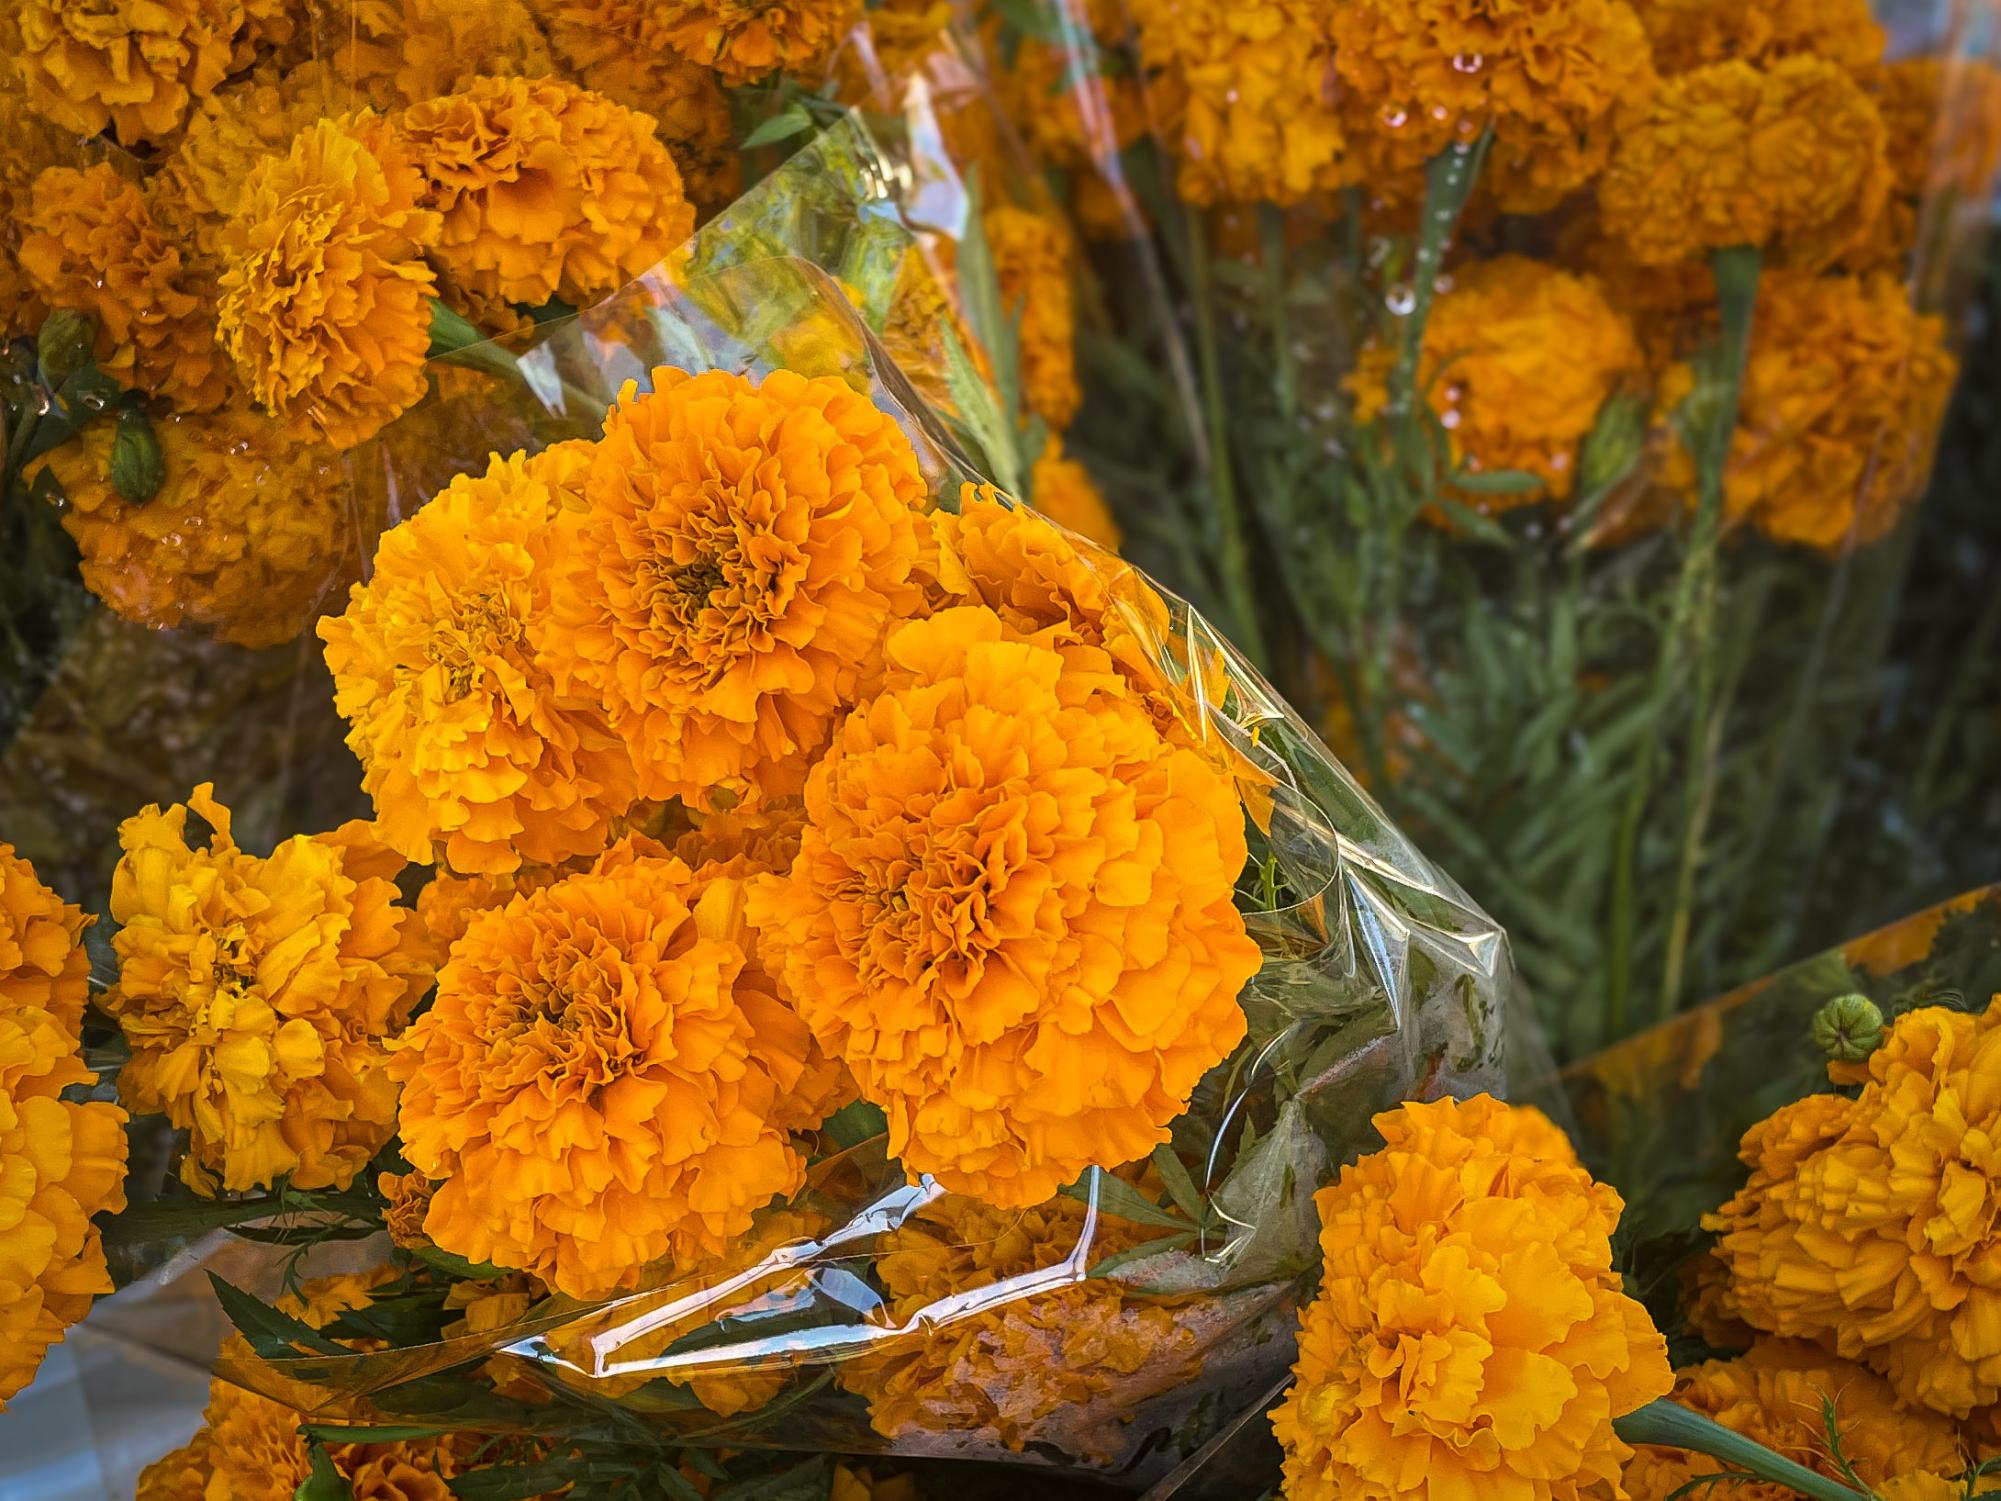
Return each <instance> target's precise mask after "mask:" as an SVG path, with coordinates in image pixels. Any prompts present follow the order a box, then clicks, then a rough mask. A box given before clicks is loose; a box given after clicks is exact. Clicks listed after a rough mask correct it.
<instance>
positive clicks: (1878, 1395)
mask: <svg viewBox="0 0 2001 1501" xmlns="http://www.w3.org/2000/svg"><path fill="white" fill-rule="evenodd" d="M1673 1397H1674V1400H1675V1401H1677V1402H1679V1403H1680V1404H1681V1405H1682V1406H1684V1407H1690V1408H1693V1409H1694V1410H1695V1411H1697V1412H1699V1413H1701V1414H1702V1415H1703V1416H1704V1417H1707V1418H1712V1419H1714V1420H1715V1421H1716V1422H1718V1423H1721V1424H1722V1425H1723V1426H1724V1427H1725V1428H1728V1429H1730V1430H1731V1431H1732V1432H1734V1433H1741V1434H1743V1435H1744V1437H1746V1438H1748V1439H1751V1440H1753V1441H1755V1442H1757V1443H1760V1444H1763V1445H1764V1446H1765V1447H1766V1448H1767V1449H1770V1450H1771V1451H1772V1452H1773V1453H1775V1454H1780V1455H1783V1456H1784V1457H1785V1458H1787V1459H1790V1460H1792V1461H1793V1462H1794V1463H1795V1464H1801V1465H1805V1466H1806V1467H1807V1468H1808V1469H1810V1470H1812V1471H1814V1472H1815V1473H1816V1474H1819V1475H1825V1476H1826V1477H1827V1478H1828V1479H1830V1480H1841V1479H1843V1478H1844V1477H1843V1475H1842V1471H1841V1468H1840V1466H1839V1464H1838V1462H1837V1461H1836V1460H1835V1457H1834V1454H1833V1451H1832V1448H1831V1446H1830V1445H1829V1443H1828V1435H1827V1422H1826V1413H1825V1411H1824V1409H1823V1407H1822V1403H1823V1402H1826V1403H1831V1404H1832V1405H1833V1407H1834V1421H1835V1428H1836V1431H1837V1432H1838V1433H1839V1434H1840V1435H1841V1451H1842V1454H1843V1455H1844V1456H1845V1457H1846V1459H1847V1460H1848V1462H1849V1463H1850V1464H1851V1465H1853V1466H1854V1470H1855V1476H1856V1478H1858V1479H1860V1480H1861V1481H1862V1482H1863V1483H1864V1484H1865V1485H1868V1486H1870V1487H1872V1488H1876V1489H1877V1493H1878V1494H1879V1495H1882V1496H1885V1497H1887V1496H1888V1495H1889V1494H1890V1492H1889V1491H1887V1490H1884V1489H1881V1487H1882V1485H1883V1482H1885V1481H1887V1480H1888V1479H1889V1478H1890V1477H1891V1476H1893V1475H1895V1474H1897V1473H1898V1472H1899V1471H1902V1470H1905V1469H1937V1470H1946V1471H1951V1472H1954V1473H1957V1472H1958V1470H1959V1469H1960V1459H1959V1439H1958V1437H1957V1436H1956V1435H1955V1434H1954V1432H1953V1429H1952V1425H1951V1424H1950V1423H1948V1422H1946V1421H1945V1419H1943V1418H1941V1417H1939V1416H1938V1415H1937V1414H1936V1413H1928V1412H1904V1411H1900V1410H1899V1409H1898V1407H1897V1403H1896V1393H1894V1392H1892V1391H1891V1390H1890V1387H1889V1385H1888V1384H1887V1383H1886V1382H1884V1381H1883V1379H1882V1378H1881V1377H1879V1376H1875V1375H1872V1374H1871V1373H1870V1372H1868V1371H1865V1370H1863V1369H1862V1368H1861V1367H1860V1366H1857V1365H1851V1364H1850V1363H1849V1362H1847V1361H1845V1360H1836V1359H1835V1358H1834V1357H1832V1356H1830V1355H1828V1354H1827V1353H1826V1352H1825V1351H1822V1350H1817V1349H1815V1348H1814V1347H1813V1346H1812V1345H1806V1344H1801V1343H1798V1342H1796V1341H1792V1340H1766V1341H1763V1342H1761V1343H1759V1344H1757V1345H1754V1346H1753V1347H1752V1348H1751V1350H1750V1352H1749V1353H1748V1354H1745V1355H1740V1356H1738V1357H1737V1358H1736V1359H1734V1360H1711V1361H1706V1362H1704V1363H1703V1364H1701V1365H1697V1366H1690V1367H1688V1368H1686V1369H1684V1370H1681V1371H1677V1372H1676V1373H1675V1387H1674V1392H1673ZM1717 1468H1718V1466H1717V1463H1716V1461H1715V1460H1713V1459H1711V1458H1710V1457H1709V1456H1708V1455H1706V1454H1696V1453H1692V1452H1690V1451H1689V1450H1686V1449H1662V1448H1656V1447H1654V1446H1652V1445H1642V1446H1641V1447H1640V1448H1639V1449H1638V1450H1637V1451H1636V1452H1635V1453H1634V1455H1633V1458H1632V1459H1631V1460H1630V1461H1629V1462H1628V1463H1627V1465H1626V1474H1625V1480H1624V1484H1625V1488H1626V1491H1627V1493H1628V1494H1629V1495H1630V1496H1631V1497H1632V1501H1667V1498H1668V1497H1669V1496H1671V1495H1673V1494H1674V1493H1675V1492H1676V1491H1678V1490H1680V1489H1682V1488H1683V1487H1684V1486H1686V1485H1687V1484H1688V1483H1689V1482H1690V1481H1692V1480H1694V1479H1695V1478H1696V1477H1697V1476H1698V1475H1710V1474H1714V1473H1715V1472H1716V1470H1717ZM1730 1488H1731V1490H1732V1491H1733V1492H1734V1493H1736V1494H1737V1495H1739V1496H1740V1497H1742V1498H1743V1501H1792V1498H1793V1496H1794V1495H1795V1492H1794V1491H1793V1490H1792V1489H1791V1488H1790V1487H1787V1486H1783V1485H1777V1484H1774V1483H1772V1482H1769V1481H1757V1480H1746V1481H1743V1482H1739V1483H1734V1484H1732V1486H1731V1487H1730ZM1955 1494H1957V1492H1955ZM1922 1496H1923V1492H1922V1491H1919V1492H1916V1493H1914V1494H1913V1496H1912V1498H1911V1501H1921V1498H1922Z"/></svg>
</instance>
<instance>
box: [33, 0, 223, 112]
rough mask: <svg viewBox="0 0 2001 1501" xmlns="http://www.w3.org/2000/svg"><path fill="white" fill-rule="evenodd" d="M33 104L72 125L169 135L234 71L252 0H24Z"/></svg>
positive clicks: (40, 110) (37, 108)
mask: <svg viewBox="0 0 2001 1501" xmlns="http://www.w3.org/2000/svg"><path fill="white" fill-rule="evenodd" d="M14 21H15V25H16V27H17V28H18V34H19V46H20V52H19V54H18V56H17V57H15V58H13V59H10V61H12V62H14V63H15V65H16V66H17V67H18V68H19V70H20V75H21V83H22V85H23V86H24V87H25V88H26V90H27V95H28V102H29V104H30V105H32V106H33V107H34V108H35V109H36V110H38V111H39V112H40V113H41V114H43V115H44V116H46V117H47V118H48V119H50V120H52V121H54V122H55V123H56V124H57V125H60V126H62V127H63V129H65V130H72V131H75V132H76V133H77V134H78V135H84V136H94V135H96V134H98V133H99V132H100V131H103V130H105V129H107V128H108V129H109V130H110V131H111V132H112V134H114V135H115V136H116V137H117V138H118V141H119V144H121V145H124V146H142V145H146V144H149V143H152V142H156V141H160V140H164V139H165V138H167V137H168V136H171V135H172V134H173V133H174V132H175V131H177V130H178V129H180V127H181V122H182V121H184V120H185V119H187V116H188V111H189V109H190V108H192V107H193V105H194V104H195V103H197V102H198V101H199V100H200V99H201V98H202V97H203V96H204V95H206V94H208V93H209V92H210V91H211V90H213V89H214V88H215V87H216V85H217V84H219V83H221V82H222V80H223V78H224V77H225V76H227V74H228V73H229V71H230V67H231V51H232V48H233V45H234V42H235V38H236V32H237V29H238V28H239V27H240V26H241V25H242V24H243V0H82V3H79V0H21V5H20V10H19V12H18V13H17V14H16V16H15V18H14Z"/></svg>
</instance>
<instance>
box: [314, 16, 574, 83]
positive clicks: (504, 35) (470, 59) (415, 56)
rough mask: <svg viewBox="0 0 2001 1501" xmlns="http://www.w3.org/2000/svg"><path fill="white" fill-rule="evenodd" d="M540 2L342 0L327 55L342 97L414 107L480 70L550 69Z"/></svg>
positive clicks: (543, 72) (526, 73)
mask: <svg viewBox="0 0 2001 1501" xmlns="http://www.w3.org/2000/svg"><path fill="white" fill-rule="evenodd" d="M538 4H539V0H348V3H346V4H343V5H342V7H341V8H340V10H339V12H338V20H337V22H336V25H335V27H334V28H333V35H332V37H331V38H330V40H331V42H332V45H331V47H330V48H329V49H328V51H327V60H328V63H329V64H330V66H331V67H332V69H333V71H334V73H335V74H336V75H337V76H338V77H339V78H340V80H341V82H342V85H343V88H342V94H341V97H342V98H343V99H350V98H353V97H354V95H355V94H356V93H357V92H358V93H359V95H360V98H361V102H363V103H365V104H368V105H371V106H373V107H374V108H376V109H379V110H392V109H396V108H398V107H399V106H402V105H406V104H421V103H423V102H424V101H425V100H428V99H435V98H437V97H438V96H439V95H440V94H449V93H451V92H452V91H453V90H454V89H461V88H464V87H465V86H466V85H467V84H469V83H471V82H472V81H473V80H474V79H475V78H477V77H478V76H479V75H481V74H499V75H505V76H507V77H510V78H511V77H517V76H519V77H525V78H542V77H546V76H547V75H549V74H551V73H554V72H556V71H557V68H556V61H555V58H554V56H553V55H552V54H551V52H550V49H549V42H548V39H547V38H545V37H544V36H543V35H542V29H541V27H540V26H539V25H538V24H537V22H536V16H535V10H536V8H537V5H538Z"/></svg>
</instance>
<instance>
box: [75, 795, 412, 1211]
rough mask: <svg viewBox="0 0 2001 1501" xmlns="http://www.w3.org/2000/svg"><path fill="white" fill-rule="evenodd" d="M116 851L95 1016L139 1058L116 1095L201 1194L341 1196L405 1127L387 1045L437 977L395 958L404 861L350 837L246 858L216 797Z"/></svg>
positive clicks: (131, 836) (145, 820) (148, 825)
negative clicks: (190, 833)
mask: <svg viewBox="0 0 2001 1501" xmlns="http://www.w3.org/2000/svg"><path fill="white" fill-rule="evenodd" d="M191 812H192V813H194V814H196V815H198V816H199V817H201V818H203V819H204V820H206V821H207V823H208V824H209V827H210V829H211V830H212V834H211V836H210V840H209V844H208V847H207V848H205V849H203V848H196V847H193V846H190V845H189V843H188V841H187V837H186V832H185V831H186V826H187V819H188V815H189V813H191ZM118 838H119V843H120V845H121V846H122V847H123V848H124V851H125V853H124V857H123V858H122V859H120V860H119V862H118V865H117V868H116V869H115V870H113V872H112V875H111V915H112V918H113V920H115V921H116V922H117V923H119V924H120V927H119V929H118V931H117V932H116V933H115V934H113V935H112V940H111V946H112V948H113V949H114V950H115V951H116V953H117V955H118V983H117V984H116V985H114V986H112V988H111V989H110V990H108V991H106V992H105V993H104V996H103V998H102V1003H103V1006H104V1009H105V1010H106V1011H107V1012H109V1013H110V1014H111V1015H112V1016H113V1017H114V1018H115V1019H116V1020H117V1022H118V1025H119V1028H120V1029H121V1030H122V1031H123V1032H124V1034H125V1042H126V1046H127V1047H128V1048H130V1049H131V1054H132V1057H131V1061H130V1062H129V1063H127V1064H126V1065H125V1068H124V1070H123V1071H122V1072H121V1073H120V1074H119V1076H118V1089H119V1093H120V1095H122V1096H123V1097H124V1099H125V1100H126V1101H127V1103H128V1104H130V1105H131V1107H132V1108H133V1109H134V1110H136V1111H140V1112H142V1113H146V1112H153V1113H159V1114H164V1115H165V1116H166V1117H167V1118H168V1119H169V1120H170V1121H171V1122H172V1123H173V1124H174V1126H175V1127H176V1128H178V1129H180V1130H184V1131H186V1132H187V1133H188V1146H187V1152H186V1155H185V1156H184V1157H183V1158H182V1159H181V1179H182V1181H183V1182H185V1183H186V1184H187V1185H188V1186H189V1187H190V1188H192V1189H194V1190H195V1191H196V1192H197V1193H200V1194H204V1195H212V1194H214V1193H215V1192H216V1190H217V1188H218V1187H219V1188H221V1189H224V1190H227V1191H229V1192H237V1191H241V1190H247V1189H252V1188H268V1187H270V1186H271V1185H272V1184H274V1183H276V1182H277V1181H278V1179H280V1178H288V1179H289V1181H290V1183H291V1185H292V1186H293V1187H295V1188H326V1187H329V1186H331V1187H335V1188H345V1187H347V1185H348V1184H349V1183H351V1182H352V1181H353V1180H354V1176H355V1174H356V1173H358V1172H359V1171H360V1170H361V1169H362V1167H363V1166H364V1165H365V1164H366V1163H367V1161H368V1159H369V1158H370V1157H372V1156H373V1155H374V1154H375V1151H376V1149H377V1148H378V1147H380V1146H381V1145H382V1144H383V1142H385V1141H387V1140H388V1139H389V1135H390V1133H391V1131H392V1130H394V1128H395V1124H396V1086H395V1083H394V1081H392V1080H391V1079H390V1077H389V1073H388V1070H387V1069H386V1067H385V1066H384V1065H385V1064H386V1062H387V1052H386V1042H387V1039H388V1037H389V1035H390V1034H391V1033H393V1032H394V1031H395V1030H396V1029H397V1028H399V1027H401V1026H402V1025H403V1023H404V1022H405V1020H406V1019H407V1018H408V1015H409V1011H410V1008H411V1007H412V1006H414V1005H415V1004H416V1001H417V999H418V998H419V997H420V996H421V995H422V994H423V991H424V989H425V987H426V986H427V985H428V983H429V980H430V975H429V973H428V971H426V970H424V969H423V968H422V967H421V966H420V965H419V964H417V963H415V962H414V961H413V960H412V959H411V957H410V956H409V955H408V954H407V953H405V952H404V950H403V942H404V938H403V933H402V931H401V930H402V927H403V923H404V920H405V918H406V917H407V916H408V913H406V912H405V911H403V910H402V909H401V908H399V907H398V906H397V905H396V894H397V893H396V884H395V881H394V880H393V879H391V878H390V874H389V873H393V872H394V871H396V870H399V869H400V868H401V865H402V862H401V861H400V860H396V859H394V858H393V857H387V858H385V856H386V852H384V851H383V850H382V849H381V847H380V846H379V845H376V844H375V843H374V842H373V840H372V838H370V837H369V836H368V835H367V833H366V831H365V828H364V827H362V826H358V825H348V826H345V827H343V828H341V829H337V830H335V831H334V832H333V833H330V834H318V835H306V834H297V835H294V836H293V837H291V838H290V839H287V840H285V841H284V842H283V843H281V844H280V845H279V846H278V848H277V849H276V850H274V851H273V852H272V853H271V854H270V855H269V856H268V857H259V856H256V855H249V854H245V853H244V852H243V851H242V850H239V849H238V848H237V847H236V843H235V841H234V839H232V838H231V835H230V815H229V810H228V809H227V808H225V807H223V806H222V805H221V804H220V803H218V802H217V801H216V800H215V796H214V791H213V789H212V788H211V787H210V786H209V785H208V784H207V783H203V784H202V785H201V786H199V787H197V788H196V789H195V790H194V794H193V795H192V796H191V797H190V798H189V799H188V801H187V803H186V804H185V805H182V804H175V805H174V806H173V807H171V808H168V809H166V810H165V811H162V810H161V809H160V808H159V807H158V806H152V807H148V808H146V809H145V810H143V811H142V812H140V813H139V814H137V815H135V816H134V817H132V818H128V819H127V820H126V821H125V822H124V823H123V824H122V825H120V826H119V830H118Z"/></svg>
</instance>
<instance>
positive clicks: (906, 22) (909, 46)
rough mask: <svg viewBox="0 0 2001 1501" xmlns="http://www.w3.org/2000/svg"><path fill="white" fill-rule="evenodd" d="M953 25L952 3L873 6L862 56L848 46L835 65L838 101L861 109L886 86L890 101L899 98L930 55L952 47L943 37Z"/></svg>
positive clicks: (882, 0) (913, 0)
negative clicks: (861, 104) (878, 87)
mask: <svg viewBox="0 0 2001 1501" xmlns="http://www.w3.org/2000/svg"><path fill="white" fill-rule="evenodd" d="M951 24H952V0H876V3H875V4H873V5H870V6H869V7H868V11H867V13H866V15H865V16H864V17H863V18H862V24H861V27H860V32H865V33H866V34H867V38H868V47H867V53H866V55H863V51H862V48H861V47H860V46H859V45H855V44H854V43H852V42H851V44H850V45H848V46H846V47H843V48H842V49H841V54H840V56H839V57H838V58H837V59H836V68H837V76H838V78H839V80H840V86H841V88H840V95H839V97H840V98H841V99H842V100H843V101H845V102H848V103H859V102H861V101H862V100H863V99H864V98H866V97H867V96H868V95H869V94H870V92H871V91H872V89H873V87H874V86H875V85H877V84H881V85H886V86H887V87H888V88H889V90H890V97H896V96H897V95H900V94H901V92H902V86H903V85H904V83H906V82H907V81H908V80H909V79H911V78H912V77H915V76H917V75H920V74H921V73H923V71H924V65H925V62H926V60H927V59H928V58H929V57H930V56H931V54H932V53H933V52H934V51H936V50H937V49H939V48H940V46H941V45H943V46H945V47H949V46H950V43H949V42H947V41H946V40H945V33H946V31H947V29H948V28H949V27H950V26H951ZM855 41H856V42H858V41H859V33H858V35H857V38H856V39H855ZM996 82H998V80H996Z"/></svg>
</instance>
